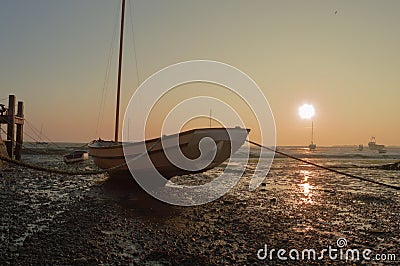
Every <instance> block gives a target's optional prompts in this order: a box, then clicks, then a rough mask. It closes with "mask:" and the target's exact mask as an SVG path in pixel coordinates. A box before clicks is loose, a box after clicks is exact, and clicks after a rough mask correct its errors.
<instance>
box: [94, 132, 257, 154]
mask: <svg viewBox="0 0 400 266" xmlns="http://www.w3.org/2000/svg"><path fill="white" fill-rule="evenodd" d="M210 129H211V130H217V129H218V130H225V131H226V130H227V129H230V130H232V129H236V130H239V129H241V130H246V131H247V133H249V132H250V129H249V128H241V127H231V128H224V127H221V128H218V127H213V128H196V129H191V130H187V131H184V132H179V133H175V134H172V135H163V136H162V137H158V138H153V139H148V140H144V141H139V142H115V141H112V140H100V141H97V140H95V141H93V142H92V143H90V144H89V145H88V147H89V148H90V149H105V148H107V149H120V148H121V147H122V146H125V147H127V146H132V145H138V144H141V143H146V144H151V143H152V142H156V141H159V140H160V139H161V138H163V139H165V138H171V137H174V136H176V135H179V136H184V135H188V134H192V133H194V132H196V131H205V130H210ZM98 142H108V143H114V145H113V146H108V147H98V146H93V144H95V143H98ZM179 146H180V145H179Z"/></svg>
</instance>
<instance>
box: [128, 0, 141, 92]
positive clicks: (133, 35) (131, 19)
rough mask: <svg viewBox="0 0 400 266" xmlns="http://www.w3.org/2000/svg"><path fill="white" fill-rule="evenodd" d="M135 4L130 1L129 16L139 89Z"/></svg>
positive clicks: (132, 0)
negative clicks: (134, 20)
mask: <svg viewBox="0 0 400 266" xmlns="http://www.w3.org/2000/svg"><path fill="white" fill-rule="evenodd" d="M133 3H134V0H130V1H129V15H130V21H131V31H132V42H133V56H134V59H133V60H134V62H135V67H136V79H137V86H138V87H139V85H140V76H139V67H138V58H137V53H136V42H135V31H134V27H133V12H134V11H135V9H134V6H133Z"/></svg>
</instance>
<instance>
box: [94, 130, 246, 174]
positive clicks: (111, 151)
mask: <svg viewBox="0 0 400 266" xmlns="http://www.w3.org/2000/svg"><path fill="white" fill-rule="evenodd" d="M249 131H250V129H243V128H240V127H236V128H199V129H192V130H188V131H184V132H180V133H178V134H174V135H169V136H163V137H162V138H154V139H150V140H146V141H144V142H125V143H122V142H116V141H104V140H96V141H94V142H92V143H91V144H90V145H89V149H90V155H91V156H92V158H93V161H94V163H95V164H96V165H97V166H98V167H99V168H101V169H114V168H115V170H114V171H115V172H119V171H129V169H128V164H129V166H130V167H133V168H134V169H135V172H136V171H138V172H146V171H147V170H148V169H151V167H152V165H153V166H154V167H155V168H156V169H157V171H158V172H159V173H160V174H162V175H163V176H164V177H165V178H170V177H173V176H178V175H185V174H190V173H200V172H204V171H207V170H209V169H211V168H214V167H216V166H218V165H220V164H221V163H223V162H224V161H225V160H227V159H228V158H229V157H230V156H231V153H234V152H236V151H237V150H238V149H239V148H240V147H241V146H242V145H243V143H244V142H245V140H246V138H247V134H248V132H249ZM206 137H208V138H211V139H212V140H213V141H214V142H215V143H216V150H211V149H210V150H209V151H207V152H209V153H210V156H211V155H214V153H215V156H214V158H213V159H212V158H211V159H212V161H211V160H210V157H209V156H207V155H205V156H204V155H203V156H202V157H203V158H202V159H203V161H211V163H209V165H207V166H206V167H204V168H202V169H201V170H196V171H190V170H185V169H181V168H179V167H177V166H175V165H174V164H173V163H171V162H170V160H169V159H168V157H167V155H166V154H165V152H164V151H165V150H166V149H168V154H174V153H175V152H177V151H178V152H179V150H180V151H181V152H182V153H183V155H185V157H186V158H188V159H191V160H194V159H196V158H199V156H200V155H201V153H200V150H199V148H198V147H199V142H200V141H201V140H202V139H204V138H206ZM176 138H178V139H179V145H176V142H175V140H176ZM161 139H162V142H161ZM143 145H145V147H146V148H147V150H148V155H149V158H150V160H151V163H152V165H149V163H148V159H147V157H145V156H142V157H140V158H138V159H133V160H132V161H130V159H131V158H137V157H138V156H140V154H141V153H142V152H143V151H142V147H143ZM124 149H125V151H127V152H126V154H125V156H124ZM126 162H127V163H126ZM197 163H199V162H197Z"/></svg>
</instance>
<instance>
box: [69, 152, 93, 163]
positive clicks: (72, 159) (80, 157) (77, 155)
mask: <svg viewBox="0 0 400 266" xmlns="http://www.w3.org/2000/svg"><path fill="white" fill-rule="evenodd" d="M88 158H89V153H88V152H87V151H73V152H71V153H68V154H66V155H64V162H65V163H77V162H83V161H85V160H87V159H88Z"/></svg>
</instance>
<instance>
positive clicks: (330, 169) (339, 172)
mask: <svg viewBox="0 0 400 266" xmlns="http://www.w3.org/2000/svg"><path fill="white" fill-rule="evenodd" d="M246 141H247V142H248V143H250V144H253V145H255V146H258V147H260V148H264V149H266V150H269V151H272V152H275V153H277V154H280V155H283V156H285V157H288V158H291V159H293V160H296V161H300V162H303V163H305V164H309V165H312V166H315V167H318V168H321V169H324V170H327V171H330V172H333V173H336V174H340V175H344V176H347V177H351V178H355V179H358V180H362V181H366V182H370V183H374V184H377V185H380V186H384V187H388V188H392V189H396V190H400V187H399V186H394V185H390V184H386V183H382V182H379V181H375V180H372V179H368V178H365V177H361V176H356V175H352V174H349V173H345V172H342V171H338V170H335V169H332V168H329V167H325V166H323V165H320V164H316V163H313V162H310V161H307V160H303V159H300V158H297V157H295V156H292V155H290V154H287V153H284V152H281V151H278V150H275V149H272V148H269V147H267V146H264V145H261V144H259V143H257V142H254V141H251V140H246Z"/></svg>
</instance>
